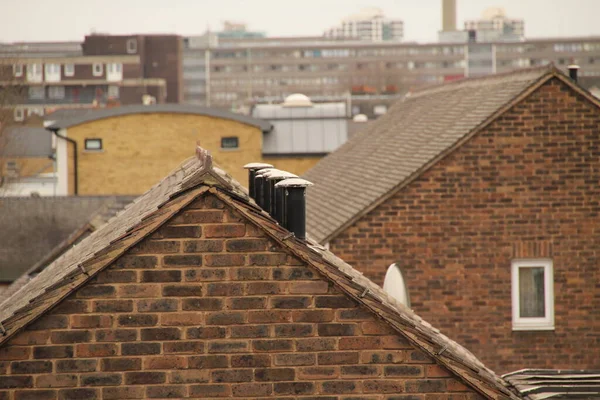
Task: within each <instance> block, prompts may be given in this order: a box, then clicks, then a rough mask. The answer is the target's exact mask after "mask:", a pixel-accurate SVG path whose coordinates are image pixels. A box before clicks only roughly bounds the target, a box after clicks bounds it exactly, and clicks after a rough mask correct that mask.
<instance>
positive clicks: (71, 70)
mask: <svg viewBox="0 0 600 400" xmlns="http://www.w3.org/2000/svg"><path fill="white" fill-rule="evenodd" d="M74 75H75V64H65V76H74Z"/></svg>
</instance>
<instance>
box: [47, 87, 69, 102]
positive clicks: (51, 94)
mask: <svg viewBox="0 0 600 400" xmlns="http://www.w3.org/2000/svg"><path fill="white" fill-rule="evenodd" d="M48 98H49V99H64V98H65V87H64V86H50V87H49V88H48Z"/></svg>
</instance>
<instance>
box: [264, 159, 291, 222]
mask: <svg viewBox="0 0 600 400" xmlns="http://www.w3.org/2000/svg"><path fill="white" fill-rule="evenodd" d="M268 174H269V175H268V177H267V181H268V182H269V185H270V186H271V210H270V212H269V214H271V216H272V217H273V218H275V220H276V221H277V222H279V225H281V226H284V216H285V208H284V207H285V197H284V190H283V188H278V187H276V185H277V183H279V182H281V181H282V180H284V179H290V178H297V177H298V175H294V174H292V173H291V172H287V171H280V170H275V171H271V172H270V173H268Z"/></svg>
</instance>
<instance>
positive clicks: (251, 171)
mask: <svg viewBox="0 0 600 400" xmlns="http://www.w3.org/2000/svg"><path fill="white" fill-rule="evenodd" d="M272 167H273V166H272V165H271V164H265V163H249V164H246V165H244V168H245V169H247V170H248V194H249V195H250V197H251V198H253V199H254V200H256V194H255V193H254V178H255V177H256V171H258V170H259V169H263V168H272Z"/></svg>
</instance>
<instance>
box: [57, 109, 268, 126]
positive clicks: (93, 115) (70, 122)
mask: <svg viewBox="0 0 600 400" xmlns="http://www.w3.org/2000/svg"><path fill="white" fill-rule="evenodd" d="M154 113H173V114H196V115H205V116H208V117H214V118H222V119H229V120H232V121H237V122H240V123H242V124H246V125H250V126H255V127H257V128H259V129H260V130H261V131H263V132H270V131H271V129H272V125H271V123H270V122H268V121H264V120H262V119H257V118H252V117H247V116H245V115H241V114H234V113H231V112H227V111H222V110H217V109H214V108H207V107H200V106H194V105H190V104H153V105H147V106H145V105H129V106H120V107H111V108H101V109H96V110H94V111H89V112H80V113H77V114H76V115H75V116H73V117H68V118H64V119H62V118H61V119H57V120H54V119H53V118H52V114H50V115H49V117H48V118H47V120H50V121H55V122H54V123H53V124H52V125H50V126H49V128H58V129H62V128H68V127H70V126H75V125H80V124H85V123H86V122H91V121H96V120H99V119H103V118H113V117H118V116H121V115H129V114H154ZM60 116H61V114H60V113H59V114H58V117H60Z"/></svg>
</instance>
